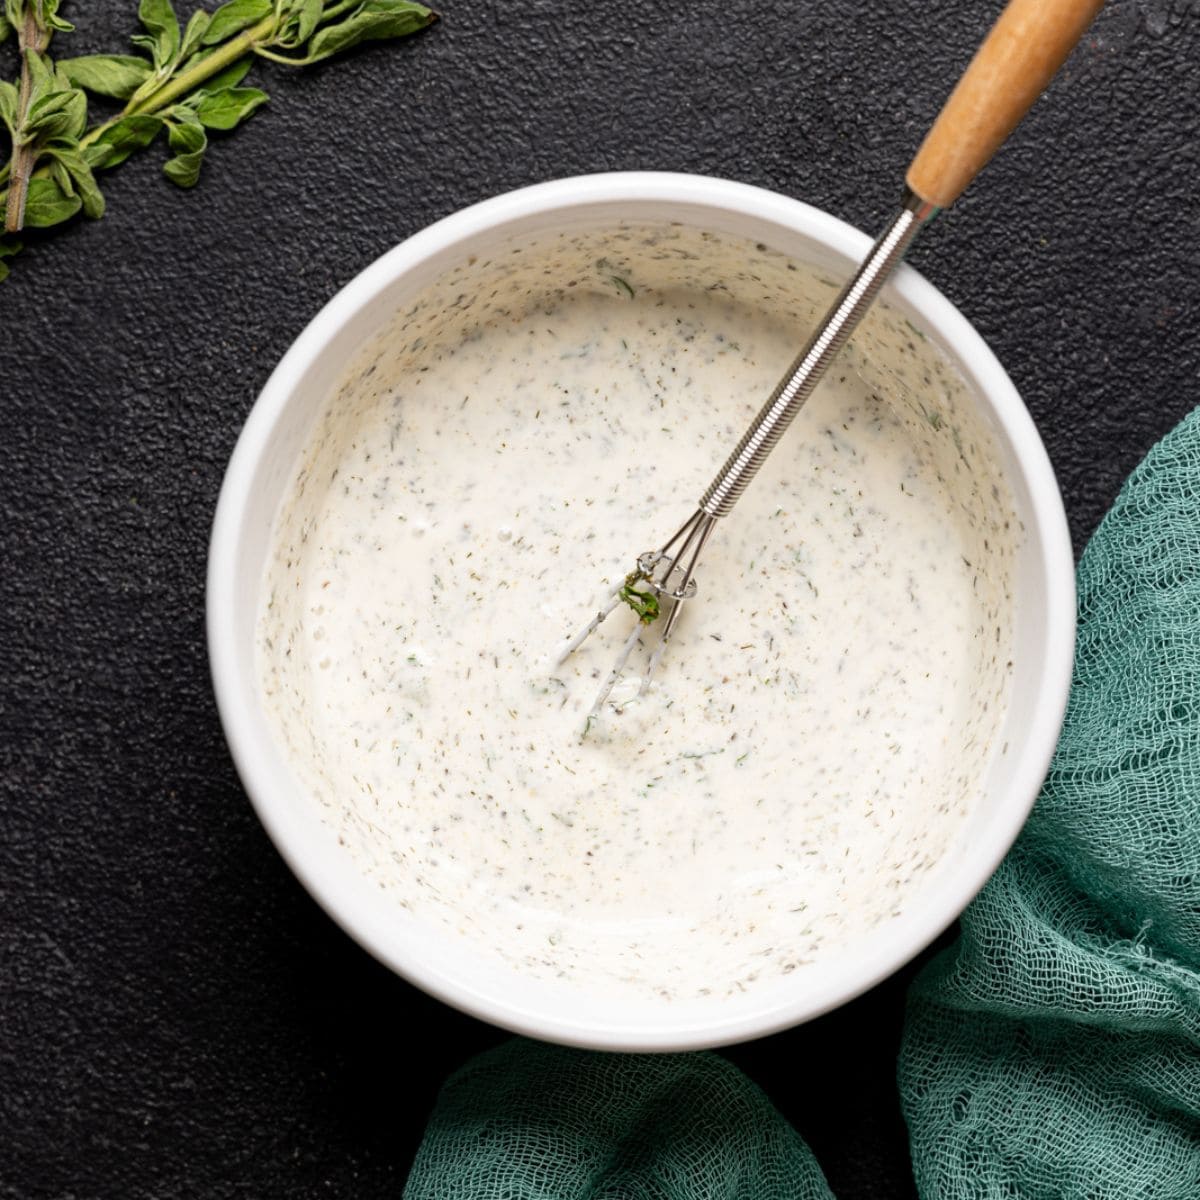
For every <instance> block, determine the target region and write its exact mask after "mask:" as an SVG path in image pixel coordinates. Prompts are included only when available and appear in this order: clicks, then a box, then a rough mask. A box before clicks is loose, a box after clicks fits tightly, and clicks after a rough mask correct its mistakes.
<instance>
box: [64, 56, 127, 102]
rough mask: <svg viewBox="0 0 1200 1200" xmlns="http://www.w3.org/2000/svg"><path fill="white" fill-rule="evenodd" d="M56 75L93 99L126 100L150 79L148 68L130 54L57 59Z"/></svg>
mask: <svg viewBox="0 0 1200 1200" xmlns="http://www.w3.org/2000/svg"><path fill="white" fill-rule="evenodd" d="M58 69H59V71H60V72H61V73H62V74H63V75H65V76H66V78H67V79H69V80H70V81H71V83H73V84H74V85H75V86H76V87H81V88H86V89H87V90H88V91H89V92H94V93H95V94H96V95H97V96H111V97H112V98H113V99H114V100H128V99H129V97H130V96H132V95H133V93H134V92H136V91H137V90H138V88H139V87H141V86H142V84H143V83H145V82H146V80H147V79H148V78H149V77H150V64H149V63H148V62H147V61H146V60H145V59H144V58H137V57H135V56H134V55H132V54H85V55H83V56H82V57H80V58H60V59H59V60H58Z"/></svg>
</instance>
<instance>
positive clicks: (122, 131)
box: [83, 113, 163, 170]
mask: <svg viewBox="0 0 1200 1200" xmlns="http://www.w3.org/2000/svg"><path fill="white" fill-rule="evenodd" d="M162 126H163V123H162V118H161V117H156V116H152V115H151V114H149V113H135V114H134V115H132V116H128V117H122V118H121V119H120V120H119V121H118V122H117V123H116V124H115V125H110V126H109V127H108V128H107V129H105V130H104V132H103V133H101V134H100V136H99V137H98V138H97V139H96V140H95V141H94V142H93V143H92V144H91V145H90V146H85V147H84V149H83V157H84V160H85V161H86V162H87V164H88V165H89V166H90V167H91V168H92V169H93V170H95V169H97V168H99V167H104V168H106V169H107V168H108V167H115V166H118V165H119V164H120V163H123V162H124V161H125V160H126V159H127V158H128V157H129V156H130V155H131V154H132V153H133V152H134V151H135V150H140V149H142V147H143V146H148V145H150V143H151V142H152V141H154V138H155V136H156V135H157V133H158V131H159V130H160V129H161V128H162Z"/></svg>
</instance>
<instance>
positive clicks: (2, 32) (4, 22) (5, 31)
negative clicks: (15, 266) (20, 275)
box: [0, 14, 13, 269]
mask: <svg viewBox="0 0 1200 1200" xmlns="http://www.w3.org/2000/svg"><path fill="white" fill-rule="evenodd" d="M12 33H13V27H12V25H11V24H10V23H9V20H8V18H7V17H6V16H4V15H2V14H0V45H3V44H4V43H5V42H7V41H8V39H9V38H10V37H12ZM2 250H3V243H0V251H2ZM6 269H7V268H6Z"/></svg>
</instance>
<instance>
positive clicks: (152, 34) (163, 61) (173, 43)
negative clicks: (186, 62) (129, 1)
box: [133, 0, 182, 71]
mask: <svg viewBox="0 0 1200 1200" xmlns="http://www.w3.org/2000/svg"><path fill="white" fill-rule="evenodd" d="M138 18H139V19H140V20H141V22H142V25H143V26H145V28H146V33H145V34H138V36H137V37H135V38H134V39H133V43H134V45H135V46H143V47H145V49H146V50H147V51H148V52H149V54H150V57H151V59H152V60H153V62H154V67H155V69H156V70H158V71H164V70H165V69H166V68H167V67H169V66H170V65H171V64H172V63H173V62H174V61H175V59H176V57H177V56H178V54H179V46H180V42H181V36H182V35H181V34H180V31H179V18H178V17H177V16H176V15H175V10H174V8H172V7H171V0H142V2H141V4H139V5H138Z"/></svg>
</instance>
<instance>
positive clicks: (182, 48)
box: [179, 8, 212, 59]
mask: <svg viewBox="0 0 1200 1200" xmlns="http://www.w3.org/2000/svg"><path fill="white" fill-rule="evenodd" d="M211 20H212V18H211V17H210V16H209V15H208V13H206V12H205V11H204V9H202V8H198V9H196V11H195V12H194V13H192V15H191V16H190V17H189V18H188V23H187V28H186V29H185V30H184V31H183V40H182V41H181V42H180V44H179V57H180V59H185V58H187V56H188V55H189V54H191V53H192V51H193V50H198V49H199V48H200V47H201V46H202V45H203V44H204V35H205V33H206V32H207V31H208V26H209V22H210V21H211Z"/></svg>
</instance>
